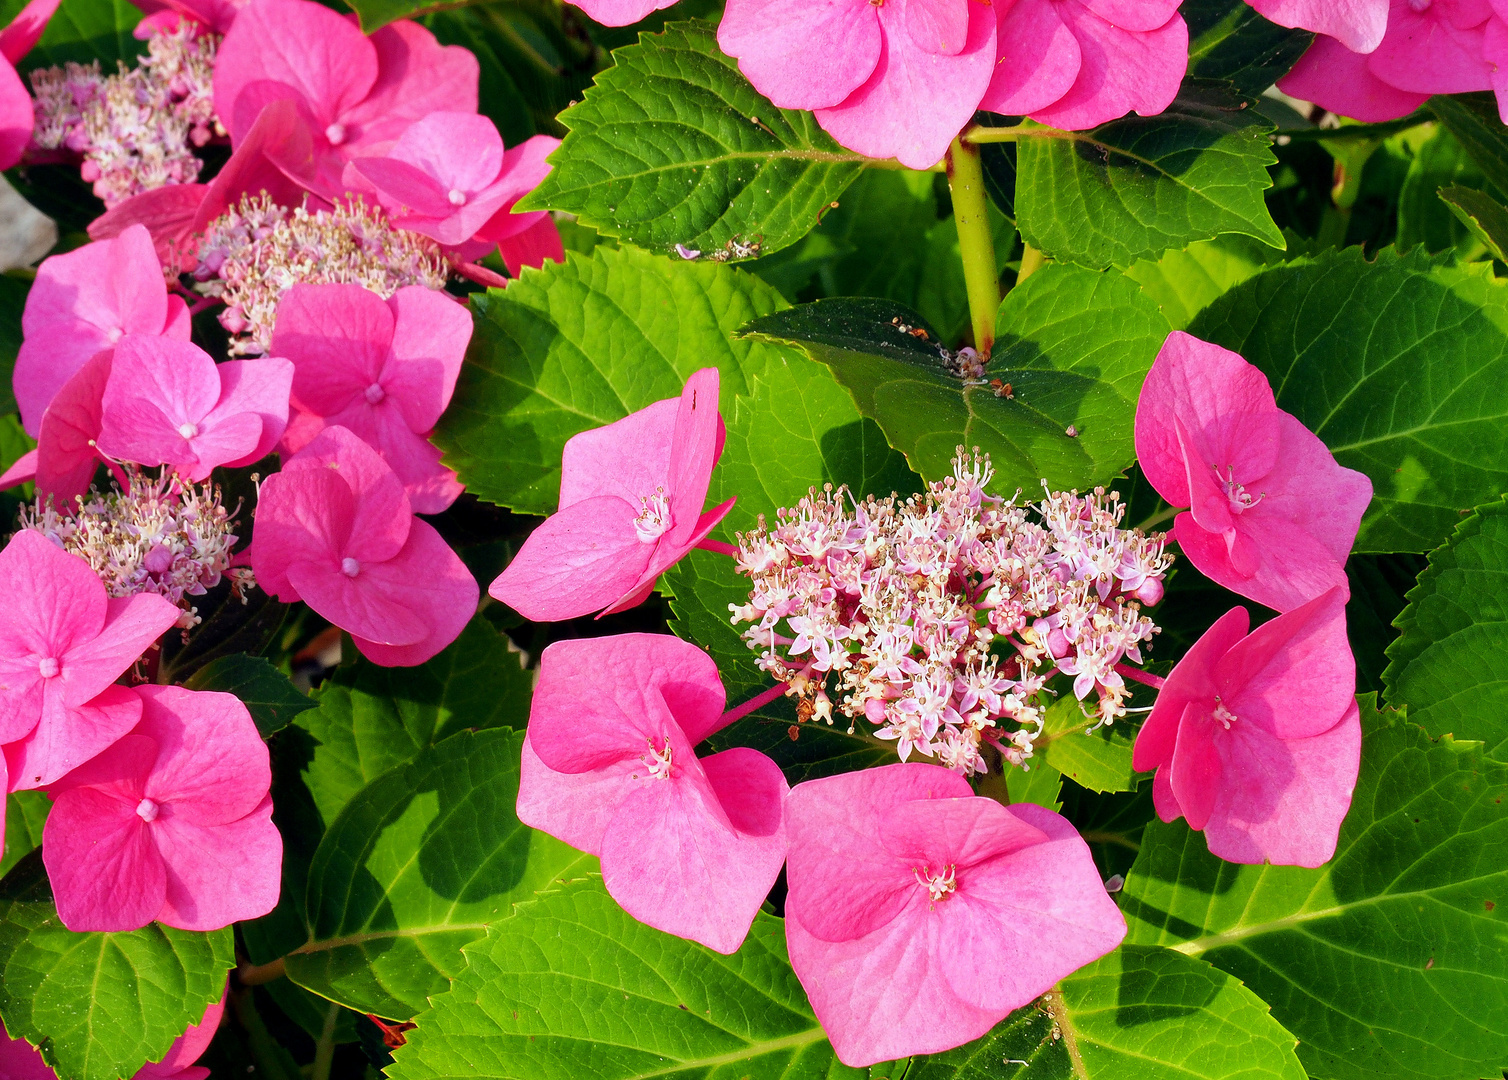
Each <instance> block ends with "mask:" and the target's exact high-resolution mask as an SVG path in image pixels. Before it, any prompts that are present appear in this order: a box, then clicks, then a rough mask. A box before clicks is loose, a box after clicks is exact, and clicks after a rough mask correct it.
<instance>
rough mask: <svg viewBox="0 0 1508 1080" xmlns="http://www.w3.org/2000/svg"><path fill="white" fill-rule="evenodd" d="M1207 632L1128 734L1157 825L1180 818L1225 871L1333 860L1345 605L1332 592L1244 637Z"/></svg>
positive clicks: (1352, 728)
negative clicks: (1149, 775)
mask: <svg viewBox="0 0 1508 1080" xmlns="http://www.w3.org/2000/svg"><path fill="white" fill-rule="evenodd" d="M1247 626H1248V616H1247V613H1246V609H1245V608H1240V607H1238V608H1232V609H1231V610H1230V611H1227V612H1226V613H1225V614H1224V615H1222V616H1221V617H1220V619H1219V620H1218V621H1217V622H1216V623H1215V625H1214V626H1212V627H1210V628H1209V630H1208V631H1206V632H1205V634H1204V636H1203V637H1201V638H1200V639H1199V640H1198V641H1197V642H1195V643H1194V647H1193V648H1192V649H1190V650H1189V651H1188V653H1187V654H1186V655H1185V656H1184V658H1183V659H1182V660H1180V661H1179V662H1178V665H1177V666H1176V667H1175V668H1174V669H1173V671H1172V674H1170V675H1169V676H1168V679H1167V683H1166V684H1165V685H1164V686H1163V688H1162V689H1161V690H1160V691H1159V692H1158V695H1157V703H1156V704H1155V705H1154V706H1153V707H1152V712H1151V714H1150V715H1149V716H1148V717H1147V722H1146V724H1144V725H1143V726H1142V729H1141V731H1140V732H1139V733H1138V735H1137V737H1136V747H1135V750H1134V752H1133V764H1134V766H1135V767H1136V769H1137V770H1138V771H1145V770H1147V769H1156V770H1157V774H1156V776H1155V777H1154V778H1153V783H1152V795H1153V799H1154V801H1155V802H1156V805H1157V814H1158V816H1159V817H1161V818H1162V820H1164V821H1172V820H1174V819H1175V818H1178V817H1180V816H1181V817H1184V818H1187V819H1188V823H1189V827H1190V828H1192V829H1198V830H1202V831H1203V832H1204V837H1205V840H1206V841H1207V842H1208V844H1209V848H1210V851H1211V853H1213V854H1215V855H1218V856H1219V857H1220V858H1222V859H1225V860H1226V861H1228V862H1238V863H1260V862H1263V861H1266V862H1270V863H1275V864H1278V865H1283V866H1311V867H1312V866H1319V865H1321V864H1322V863H1324V862H1326V861H1327V860H1328V859H1329V858H1330V856H1331V855H1333V854H1334V853H1335V840H1336V836H1337V834H1338V833H1339V831H1340V823H1341V820H1342V819H1343V818H1344V817H1345V816H1346V810H1347V808H1349V807H1350V805H1351V789H1352V788H1353V787H1354V786H1355V785H1356V771H1357V769H1358V767H1359V764H1360V760H1361V721H1360V719H1359V713H1358V711H1357V708H1356V699H1355V693H1356V665H1355V662H1354V661H1353V660H1352V658H1351V647H1350V645H1349V644H1347V641H1346V596H1345V592H1344V590H1342V589H1339V588H1335V589H1331V590H1330V591H1329V592H1327V593H1325V594H1324V595H1322V596H1317V597H1315V598H1314V599H1313V600H1311V601H1309V602H1308V603H1307V604H1305V605H1303V606H1302V607H1298V608H1294V609H1293V610H1292V611H1289V612H1286V613H1284V614H1282V615H1279V616H1278V617H1277V618H1275V619H1273V620H1272V621H1271V622H1267V623H1264V624H1262V625H1261V626H1259V627H1257V629H1256V630H1254V631H1252V633H1251V634H1247V633H1246V628H1247Z"/></svg>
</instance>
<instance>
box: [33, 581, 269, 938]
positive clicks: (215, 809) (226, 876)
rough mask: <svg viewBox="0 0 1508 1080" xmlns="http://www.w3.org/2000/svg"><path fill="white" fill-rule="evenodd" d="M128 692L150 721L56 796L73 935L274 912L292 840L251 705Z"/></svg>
mask: <svg viewBox="0 0 1508 1080" xmlns="http://www.w3.org/2000/svg"><path fill="white" fill-rule="evenodd" d="M136 599H145V598H144V597H138V598H136ZM151 599H154V600H156V599H158V598H157V597H152V598H151ZM159 602H163V601H159ZM124 692H125V693H127V694H130V695H133V696H134V697H136V699H137V700H138V702H139V706H138V708H139V709H140V715H141V721H140V723H138V724H136V726H135V727H134V728H132V729H131V730H130V733H129V734H127V735H124V736H123V737H121V738H120V739H119V740H117V741H115V742H114V743H112V744H111V745H110V746H109V748H108V749H106V750H104V751H103V752H102V753H100V754H99V755H98V756H97V757H95V758H93V760H90V761H88V762H87V763H86V764H84V765H82V766H80V767H78V768H76V769H74V770H73V771H72V772H71V773H69V774H68V775H66V776H64V777H63V778H62V779H60V780H58V781H57V782H56V783H54V784H52V785H51V786H50V787H49V789H48V793H49V794H50V795H52V797H53V807H52V811H51V813H49V814H48V817H47V824H46V825H45V826H44V827H43V830H42V861H43V863H44V864H45V865H46V867H47V876H48V878H49V879H50V880H51V882H52V889H53V896H54V898H55V900H56V902H57V906H58V918H59V919H60V920H61V921H62V923H63V925H64V926H66V927H68V929H70V930H74V931H88V930H105V931H112V930H135V929H138V928H140V927H143V926H145V925H147V924H148V923H150V922H153V921H156V922H161V923H163V924H165V925H167V926H176V927H179V928H181V929H184V930H218V929H219V928H220V927H222V926H228V925H229V924H231V923H233V922H237V921H239V920H242V919H254V918H257V917H258V916H260V915H265V914H267V912H269V911H271V910H272V909H273V907H274V906H275V905H276V904H277V899H278V891H279V888H280V885H281V881H280V877H281V871H282V854H283V842H282V838H281V836H279V834H278V830H277V827H276V826H275V825H273V823H272V799H271V797H270V796H269V795H268V789H269V787H270V786H271V783H272V772H271V768H270V766H269V764H268V757H267V746H266V744H265V743H263V742H262V739H261V736H260V735H258V734H257V727H256V724H255V723H253V722H252V719H251V714H250V713H248V712H247V711H246V706H245V705H242V704H241V702H240V701H239V700H238V699H237V698H236V697H235V696H234V695H232V694H221V693H214V692H210V691H195V690H185V689H184V688H182V687H179V686H141V687H137V688H136V689H135V690H127V691H124Z"/></svg>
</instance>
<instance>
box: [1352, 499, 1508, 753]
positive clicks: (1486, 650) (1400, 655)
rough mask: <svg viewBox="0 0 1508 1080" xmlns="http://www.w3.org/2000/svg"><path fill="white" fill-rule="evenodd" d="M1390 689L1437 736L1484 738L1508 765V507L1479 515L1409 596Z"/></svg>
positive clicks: (1394, 700) (1432, 561) (1393, 651)
mask: <svg viewBox="0 0 1508 1080" xmlns="http://www.w3.org/2000/svg"><path fill="white" fill-rule="evenodd" d="M1397 625H1398V629H1399V630H1400V631H1401V633H1400V634H1399V637H1398V640H1397V641H1395V642H1393V644H1392V646H1391V647H1390V648H1389V649H1388V659H1389V661H1391V662H1390V663H1389V664H1388V667H1387V670H1386V671H1385V672H1383V676H1382V679H1383V683H1384V684H1385V685H1386V686H1387V698H1388V702H1389V704H1391V705H1393V706H1395V707H1396V706H1401V705H1406V706H1408V717H1409V719H1410V720H1412V721H1414V722H1415V723H1418V724H1420V725H1422V726H1423V727H1424V730H1425V731H1428V732H1429V733H1430V734H1432V735H1437V736H1438V735H1445V734H1451V735H1454V736H1455V737H1456V738H1459V739H1480V740H1481V741H1482V742H1484V743H1485V744H1486V746H1487V753H1488V755H1489V756H1491V757H1494V758H1497V759H1499V760H1508V758H1505V754H1508V503H1505V502H1504V501H1502V500H1498V501H1496V502H1490V503H1487V504H1486V505H1485V506H1480V507H1478V508H1477V510H1476V513H1474V514H1472V515H1471V516H1470V517H1468V518H1467V519H1466V520H1465V521H1463V522H1461V524H1460V526H1459V527H1457V529H1456V531H1455V534H1454V535H1453V536H1452V537H1451V538H1450V540H1449V542H1447V543H1446V544H1445V545H1444V546H1442V547H1440V548H1437V549H1436V550H1435V551H1434V552H1432V553H1431V554H1430V557H1429V566H1428V568H1427V569H1426V570H1425V571H1424V573H1422V574H1420V575H1419V584H1418V585H1417V586H1415V587H1414V589H1413V590H1412V591H1410V592H1409V594H1408V607H1407V608H1405V609H1404V611H1403V614H1402V615H1400V616H1399V617H1398V624H1397Z"/></svg>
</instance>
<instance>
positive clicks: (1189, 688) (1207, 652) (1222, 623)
mask: <svg viewBox="0 0 1508 1080" xmlns="http://www.w3.org/2000/svg"><path fill="white" fill-rule="evenodd" d="M1250 626H1251V616H1250V614H1249V613H1248V612H1247V610H1246V609H1245V608H1243V607H1234V608H1231V609H1230V610H1229V611H1227V612H1226V613H1225V614H1224V615H1222V616H1220V618H1218V619H1216V620H1215V623H1214V625H1213V626H1211V627H1210V628H1209V629H1208V630H1206V631H1205V632H1204V633H1203V634H1202V635H1201V636H1200V638H1199V640H1198V641H1196V642H1194V645H1193V647H1192V648H1190V649H1189V651H1188V652H1187V653H1185V654H1184V656H1183V659H1181V660H1179V661H1178V663H1177V664H1175V665H1174V666H1173V670H1172V671H1171V672H1169V673H1168V677H1167V681H1166V682H1164V683H1163V687H1162V689H1161V690H1159V691H1158V692H1157V700H1156V701H1155V702H1154V703H1153V705H1152V712H1151V713H1150V714H1149V715H1148V716H1147V721H1146V723H1144V724H1143V725H1142V727H1141V731H1139V732H1137V735H1136V745H1135V747H1134V748H1133V749H1132V752H1131V765H1132V767H1133V768H1134V769H1135V770H1136V771H1137V772H1147V771H1148V770H1151V769H1155V768H1159V767H1161V766H1163V765H1166V764H1167V763H1169V762H1170V761H1172V760H1173V749H1174V744H1175V743H1176V741H1177V738H1178V726H1179V723H1180V722H1181V720H1182V719H1183V712H1184V706H1186V705H1187V704H1188V703H1189V702H1191V701H1203V702H1207V701H1212V700H1214V698H1215V695H1216V694H1218V693H1219V692H1220V689H1219V687H1218V686H1217V684H1216V682H1215V667H1216V665H1217V664H1218V663H1219V662H1220V659H1221V657H1223V656H1225V655H1226V654H1227V653H1228V652H1230V650H1231V649H1233V648H1234V647H1235V645H1236V643H1237V642H1238V641H1240V640H1241V639H1242V638H1244V637H1245V636H1246V631H1247V629H1248V628H1249V627H1250Z"/></svg>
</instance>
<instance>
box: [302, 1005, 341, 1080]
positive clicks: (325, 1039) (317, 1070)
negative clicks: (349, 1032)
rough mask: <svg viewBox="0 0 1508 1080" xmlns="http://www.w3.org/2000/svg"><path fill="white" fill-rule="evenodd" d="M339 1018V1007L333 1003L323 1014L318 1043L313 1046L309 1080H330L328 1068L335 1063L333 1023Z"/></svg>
mask: <svg viewBox="0 0 1508 1080" xmlns="http://www.w3.org/2000/svg"><path fill="white" fill-rule="evenodd" d="M339 1018H340V1006H339V1005H337V1004H335V1003H334V1002H333V1001H332V1002H331V1003H330V1011H329V1012H327V1013H325V1026H324V1028H323V1029H322V1030H321V1031H320V1033H319V1042H317V1043H315V1045H314V1071H313V1072H312V1073H310V1075H309V1080H330V1066H331V1065H332V1064H333V1063H334V1062H335V1021H336V1020H337V1019H339Z"/></svg>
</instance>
